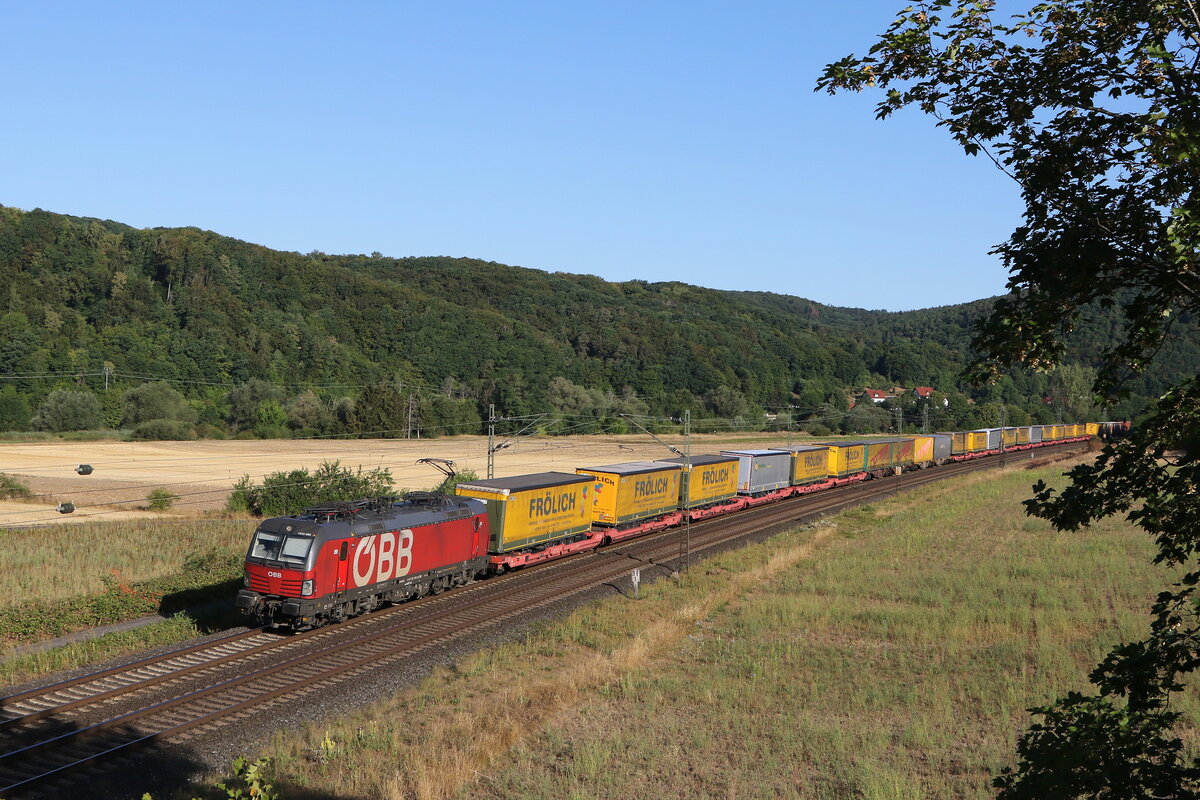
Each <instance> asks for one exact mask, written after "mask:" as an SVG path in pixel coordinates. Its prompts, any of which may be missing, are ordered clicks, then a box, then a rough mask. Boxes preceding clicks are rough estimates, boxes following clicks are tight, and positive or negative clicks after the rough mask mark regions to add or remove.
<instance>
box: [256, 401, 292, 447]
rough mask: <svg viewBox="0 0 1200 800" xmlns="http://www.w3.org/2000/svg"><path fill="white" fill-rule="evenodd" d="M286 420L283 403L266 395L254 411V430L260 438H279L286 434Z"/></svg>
mask: <svg viewBox="0 0 1200 800" xmlns="http://www.w3.org/2000/svg"><path fill="white" fill-rule="evenodd" d="M287 421H288V415H287V412H286V411H284V409H283V404H282V403H280V402H279V401H278V400H276V399H275V398H273V397H268V398H267V399H266V400H263V401H262V402H261V403H259V404H258V408H257V409H256V410H255V412H254V432H255V433H256V434H257V435H258V436H259V438H262V439H280V438H283V437H286V436H287V433H288V431H287Z"/></svg>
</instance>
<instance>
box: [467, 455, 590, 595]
mask: <svg viewBox="0 0 1200 800" xmlns="http://www.w3.org/2000/svg"><path fill="white" fill-rule="evenodd" d="M592 483H593V480H592V478H591V477H589V476H586V475H571V474H570V473H566V472H539V473H537V474H534V475H517V476H514V477H511V478H493V479H489V480H477V481H470V482H466V483H460V484H458V487H457V488H456V489H455V492H456V493H457V494H458V495H459V496H461V497H474V498H478V499H480V500H483V501H485V502H486V503H487V514H488V523H489V528H490V530H491V536H490V538H489V540H488V560H489V564H490V567H491V569H492V571H493V572H497V573H499V572H503V571H505V570H506V569H511V568H514V567H522V566H525V565H526V564H532V563H536V562H538V561H545V560H548V559H550V558H557V557H559V556H562V555H568V554H569V553H572V552H575V550H576V549H587V548H586V547H574V546H576V545H586V544H587V539H588V538H589V537H590V536H591V528H592Z"/></svg>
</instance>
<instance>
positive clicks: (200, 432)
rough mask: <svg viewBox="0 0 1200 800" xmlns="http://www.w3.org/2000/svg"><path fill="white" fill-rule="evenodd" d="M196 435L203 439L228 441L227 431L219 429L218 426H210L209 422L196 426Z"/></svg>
mask: <svg viewBox="0 0 1200 800" xmlns="http://www.w3.org/2000/svg"><path fill="white" fill-rule="evenodd" d="M196 435H197V436H198V437H200V438H201V439H226V438H228V437H227V436H226V435H225V431H223V430H221V429H220V428H218V427H217V426H216V425H209V424H208V423H207V422H201V423H198V424H197V425H196Z"/></svg>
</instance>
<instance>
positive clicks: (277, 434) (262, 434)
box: [254, 425, 292, 439]
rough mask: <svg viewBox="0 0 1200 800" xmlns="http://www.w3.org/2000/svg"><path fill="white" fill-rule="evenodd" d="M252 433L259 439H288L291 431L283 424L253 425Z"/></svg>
mask: <svg viewBox="0 0 1200 800" xmlns="http://www.w3.org/2000/svg"><path fill="white" fill-rule="evenodd" d="M254 435H255V436H256V437H258V438H259V439H290V438H291V437H292V432H291V431H290V430H288V429H287V428H285V427H284V426H283V425H255V426H254Z"/></svg>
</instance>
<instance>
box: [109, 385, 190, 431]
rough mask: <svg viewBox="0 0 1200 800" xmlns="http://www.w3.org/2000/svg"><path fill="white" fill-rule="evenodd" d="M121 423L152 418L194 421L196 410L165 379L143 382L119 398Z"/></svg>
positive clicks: (140, 421) (134, 423)
mask: <svg viewBox="0 0 1200 800" xmlns="http://www.w3.org/2000/svg"><path fill="white" fill-rule="evenodd" d="M121 401H122V406H123V413H122V415H121V424H122V425H137V424H139V423H142V422H149V421H150V420H153V419H166V420H174V421H178V422H188V423H191V422H195V421H196V410H195V409H193V408H192V407H191V406H190V405H188V402H187V400H186V399H185V398H184V396H183V395H181V394H180V393H179V392H177V391H176V390H175V389H174V387H172V386H171V384H169V383H167V382H166V381H160V382H158V383H143V384H142V385H141V386H138V387H136V388H134V389H130V390H129V391H127V392H125V394H124V395H123V396H122V398H121Z"/></svg>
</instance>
